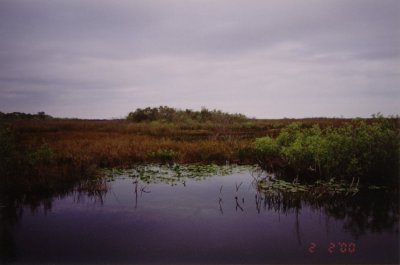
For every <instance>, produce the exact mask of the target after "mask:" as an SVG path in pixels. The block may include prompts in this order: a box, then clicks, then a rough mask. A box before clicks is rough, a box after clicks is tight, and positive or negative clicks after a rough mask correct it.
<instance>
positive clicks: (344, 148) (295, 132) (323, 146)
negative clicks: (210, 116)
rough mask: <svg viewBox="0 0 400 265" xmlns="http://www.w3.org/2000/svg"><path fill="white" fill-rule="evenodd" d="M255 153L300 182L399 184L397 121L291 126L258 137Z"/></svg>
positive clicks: (262, 160)
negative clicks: (310, 178)
mask: <svg viewBox="0 0 400 265" xmlns="http://www.w3.org/2000/svg"><path fill="white" fill-rule="evenodd" d="M255 149H256V151H257V153H258V156H259V159H260V161H261V163H262V164H264V166H265V167H267V168H268V167H272V166H273V165H272V164H271V161H280V162H281V163H283V165H284V166H285V167H289V168H292V170H293V171H294V172H296V174H295V177H296V178H298V179H299V178H300V180H302V177H303V180H304V176H310V175H311V176H315V177H316V178H319V179H320V178H322V179H331V178H337V179H342V180H347V181H349V182H350V181H354V180H355V179H356V180H357V181H358V180H360V181H361V182H362V183H377V184H378V183H382V182H387V181H388V180H393V181H395V182H396V181H398V167H399V135H398V131H397V128H396V121H395V120H391V119H388V118H383V117H374V118H373V119H372V122H370V123H367V122H366V121H362V120H358V121H353V122H351V123H348V124H347V125H345V126H342V127H336V128H335V127H327V128H324V129H321V128H320V127H319V126H318V125H314V126H313V127H312V128H302V124H301V123H297V122H295V123H292V124H290V125H289V126H287V127H286V128H284V129H283V130H282V131H281V132H280V134H279V135H278V136H277V137H276V138H272V137H268V136H266V137H262V138H257V139H256V140H255Z"/></svg>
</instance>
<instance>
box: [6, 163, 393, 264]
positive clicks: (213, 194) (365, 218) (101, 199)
mask: <svg viewBox="0 0 400 265" xmlns="http://www.w3.org/2000/svg"><path fill="white" fill-rule="evenodd" d="M259 174H264V173H262V172H259V171H245V172H240V173H234V174H233V175H232V176H224V177H220V178H217V177H215V178H211V179H210V178H207V177H204V176H202V177H201V178H197V179H195V180H194V179H193V178H190V176H189V177H188V176H187V177H184V176H182V174H180V175H179V176H171V175H168V174H163V175H162V176H159V175H157V174H154V175H155V176H156V177H155V178H154V179H155V180H156V181H153V179H152V178H151V177H148V176H146V175H145V174H139V175H135V174H131V175H130V174H125V173H123V174H122V175H121V176H120V177H115V176H114V177H113V178H108V179H107V178H105V179H100V180H94V181H93V180H85V181H81V182H79V183H75V184H73V185H70V186H69V187H65V188H64V189H60V190H52V191H51V192H50V191H47V192H43V191H41V192H21V193H9V192H6V191H5V192H2V193H1V197H0V222H1V224H0V233H1V234H0V239H1V240H0V257H1V262H2V263H8V262H12V261H19V256H18V254H17V253H18V251H17V248H18V242H16V239H15V235H16V234H17V231H18V223H19V222H20V220H21V219H23V218H24V215H26V214H29V213H31V214H34V215H35V214H37V215H44V216H46V215H47V214H48V213H49V212H50V211H51V209H52V208H53V202H54V201H55V200H57V201H65V200H68V199H69V200H71V201H72V205H79V204H83V203H85V202H87V201H88V200H89V201H91V202H92V203H93V204H94V205H96V206H97V208H96V209H97V210H96V209H94V210H93V211H100V209H102V208H107V209H111V208H115V207H119V208H120V210H121V209H122V210H124V209H126V207H128V209H133V210H134V213H138V216H139V212H140V214H141V213H143V212H145V211H146V209H151V210H154V211H155V212H157V213H159V212H167V214H168V212H170V213H171V215H174V216H179V215H184V216H185V217H182V218H181V219H182V220H184V221H182V222H186V221H187V220H190V221H193V220H205V221H206V222H205V223H207V222H210V223H218V222H219V221H218V220H219V219H218V218H217V217H216V216H214V215H213V214H212V209H215V211H216V214H217V215H219V216H221V217H222V218H224V219H222V220H224V222H227V221H229V220H235V219H236V218H237V220H238V222H239V221H240V222H243V224H242V226H241V229H242V230H243V233H246V231H247V229H248V230H249V231H248V233H249V234H250V233H252V232H253V231H254V230H255V229H257V227H245V226H244V225H246V222H249V223H250V224H251V223H257V222H259V221H257V220H261V221H268V218H270V216H271V215H273V214H277V215H279V216H280V215H282V222H283V223H284V222H286V221H285V218H289V217H290V218H292V219H291V220H290V223H291V224H293V227H291V228H290V229H292V228H294V229H293V231H294V233H295V237H296V244H297V245H307V242H305V240H306V239H305V238H304V237H302V231H304V227H302V225H303V226H304V222H305V221H304V220H305V218H307V217H302V214H303V210H307V212H311V213H318V214H320V215H321V216H324V217H325V218H326V219H332V220H337V221H340V224H341V225H342V226H343V230H344V231H346V232H347V233H349V234H351V236H352V237H355V238H358V237H361V236H363V235H365V234H370V233H375V234H380V233H384V232H389V233H394V234H398V233H399V231H398V224H399V208H398V207H399V203H398V193H396V192H394V193H393V192H384V191H373V192H372V191H369V192H367V193H363V192H360V193H358V194H356V195H354V196H347V197H343V196H342V197H341V196H339V195H337V196H322V197H320V198H315V197H312V196H304V195H302V196H300V195H298V194H295V193H284V192H265V191H262V190H259V189H257V185H255V182H254V181H252V180H254V179H253V178H252V176H253V177H254V176H255V175H259ZM268 177H270V178H273V177H274V176H273V175H268ZM163 180H165V181H164V182H163ZM166 184H168V185H166ZM123 189H126V190H127V194H125V193H124V192H125V191H124V190H123ZM185 191H190V192H189V193H188V192H185ZM189 195H190V198H189V197H188V196H189ZM185 200H186V202H182V201H185ZM113 201H114V202H116V204H117V205H118V206H114V205H113V204H112V202H113ZM127 201H130V203H131V204H130V205H129V204H127V203H126V202H127ZM209 201H211V203H212V204H214V205H209V204H208V203H209ZM181 202H182V203H181ZM126 205H128V206H126ZM185 207H191V208H185ZM185 209H190V210H192V212H193V216H192V217H191V218H192V219H187V217H186V216H187V215H188V213H187V212H188V210H185ZM196 209H198V210H196ZM120 210H119V211H120ZM122 210H121V211H122ZM27 211H28V212H27ZM127 211H128V210H127ZM167 214H165V215H167ZM159 215H161V214H159ZM130 216H134V215H130ZM161 216H162V219H163V220H164V219H166V218H165V216H164V215H161ZM235 216H236V217H235ZM254 216H259V217H261V219H260V218H255V217H254ZM112 217H113V216H112V215H111V214H110V218H112ZM115 218H118V217H115ZM225 218H226V219H225ZM245 218H247V219H245ZM302 218H303V219H302ZM110 220H111V221H110V222H112V219H110ZM279 220H281V219H279ZM144 222H147V221H146V219H145V220H144ZM177 223H178V224H177V226H179V225H180V226H185V225H186V224H184V223H179V222H177ZM135 224H136V225H140V224H141V223H140V224H137V223H135ZM218 224H219V225H221V226H220V228H223V229H228V228H225V227H222V226H223V225H225V223H218ZM187 225H188V226H191V225H192V224H187ZM263 225H264V223H263ZM201 227H203V229H209V228H207V226H206V225H204V226H203V225H202V226H201ZM228 227H229V226H228ZM237 228H238V227H237V226H232V229H233V231H229V230H227V234H233V235H235V234H236V233H238V230H237ZM259 228H260V230H262V228H263V227H259ZM152 229H154V227H152ZM174 229H175V228H174ZM176 229H178V231H179V229H184V228H181V227H179V228H176ZM198 229H200V228H198ZM327 229H328V225H327ZM192 230H193V229H192V228H191V227H189V228H187V229H186V230H184V231H186V232H187V233H190V231H192ZM200 232H201V231H200ZM201 233H202V232H201ZM204 233H205V232H204ZM169 236H171V235H169ZM184 236H185V234H183V238H182V240H183V241H185V237H184ZM228 238H229V237H228ZM149 240H150V239H149ZM153 240H154V239H153ZM187 240H189V239H187ZM117 241H118V240H117ZM143 241H145V240H143ZM254 241H255V242H257V240H256V239H254ZM142 243H143V244H145V242H142ZM261 243H262V242H260V244H261ZM116 244H117V243H116ZM149 244H150V243H149ZM186 244H189V245H190V244H193V245H195V242H192V241H190V240H189V241H188V242H187V243H186ZM228 250H229V249H227V251H228ZM149 251H150V250H149ZM264 252H265V251H264ZM260 253H261V252H260ZM221 255H222V254H221ZM194 259H196V257H194ZM303 261H304V260H303ZM192 262H193V260H192Z"/></svg>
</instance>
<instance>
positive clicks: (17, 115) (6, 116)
mask: <svg viewBox="0 0 400 265" xmlns="http://www.w3.org/2000/svg"><path fill="white" fill-rule="evenodd" d="M52 118H53V117H51V116H50V115H47V114H46V113H44V112H43V111H40V112H38V113H36V114H30V113H23V112H11V113H3V112H0V120H49V119H52Z"/></svg>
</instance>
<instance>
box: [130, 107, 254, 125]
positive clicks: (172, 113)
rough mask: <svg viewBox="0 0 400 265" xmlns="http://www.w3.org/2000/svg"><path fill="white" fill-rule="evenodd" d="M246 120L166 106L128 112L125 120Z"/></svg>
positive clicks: (220, 113)
mask: <svg viewBox="0 0 400 265" xmlns="http://www.w3.org/2000/svg"><path fill="white" fill-rule="evenodd" d="M247 119H248V118H247V117H246V116H245V115H243V114H230V113H226V112H222V111H220V110H215V109H214V110H208V109H206V108H204V107H203V108H202V109H201V110H200V111H195V110H191V109H185V110H180V109H175V108H170V107H167V106H160V107H155V108H151V107H147V108H144V109H141V108H138V109H136V110H135V111H134V112H130V113H129V114H128V116H127V120H129V121H133V122H151V121H159V122H186V123H190V122H199V123H203V122H227V121H229V122H240V121H244V120H247Z"/></svg>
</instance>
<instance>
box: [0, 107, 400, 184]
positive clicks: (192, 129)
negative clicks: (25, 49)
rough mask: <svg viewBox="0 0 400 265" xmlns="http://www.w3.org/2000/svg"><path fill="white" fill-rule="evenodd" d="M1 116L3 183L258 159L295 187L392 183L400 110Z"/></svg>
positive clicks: (149, 111) (153, 111)
mask: <svg viewBox="0 0 400 265" xmlns="http://www.w3.org/2000/svg"><path fill="white" fill-rule="evenodd" d="M4 115H6V116H7V117H16V118H15V119H11V118H10V119H8V118H7V119H0V184H1V187H2V188H4V189H15V190H21V191H22V190H31V189H43V190H46V189H47V190H49V189H54V188H56V187H59V186H62V185H64V184H65V183H72V182H74V181H77V180H82V179H84V180H90V179H93V178H96V177H98V176H101V175H102V172H101V171H100V169H102V168H133V167H135V166H137V165H138V164H149V163H150V164H151V163H162V164H170V165H173V164H219V165H225V164H226V163H227V162H228V163H230V164H250V165H252V164H256V163H258V164H259V165H261V166H262V167H263V168H264V169H266V170H267V171H273V172H275V174H276V176H277V177H278V178H279V179H281V180H285V181H289V182H293V181H294V183H296V182H299V183H298V184H299V185H309V184H310V183H313V182H315V181H318V180H319V181H322V182H324V183H329V181H330V180H331V179H334V180H335V181H334V183H335V184H340V183H342V182H343V183H346V185H347V186H349V185H350V184H351V183H353V184H355V183H359V184H360V185H365V186H371V187H373V186H377V187H380V186H382V185H386V186H390V187H397V186H396V185H397V183H398V164H399V163H398V159H399V156H398V150H399V141H398V130H399V123H398V118H384V117H382V116H380V115H377V116H374V117H373V118H372V119H358V120H349V119H327V118H314V119H301V120H293V119H281V120H256V119H248V118H246V117H244V116H243V115H239V114H227V113H223V112H221V111H216V110H214V111H209V110H206V109H203V110H201V111H192V110H184V111H182V110H176V109H173V108H168V107H159V108H145V109H137V110H136V111H135V112H131V113H130V114H129V115H128V118H127V120H77V119H57V118H52V119H21V118H18V117H20V116H24V115H16V116H15V115H14V114H13V115H9V114H3V116H2V117H4ZM29 115H30V114H29ZM29 115H28V116H29ZM25 116H26V115H25ZM265 135H268V136H265ZM392 184H393V185H392ZM340 185H341V184H340Z"/></svg>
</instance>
